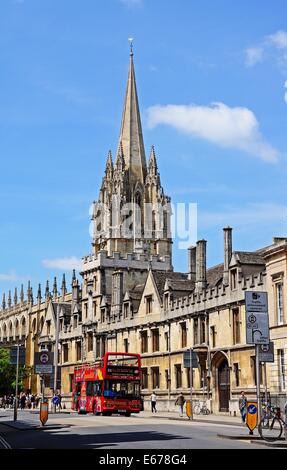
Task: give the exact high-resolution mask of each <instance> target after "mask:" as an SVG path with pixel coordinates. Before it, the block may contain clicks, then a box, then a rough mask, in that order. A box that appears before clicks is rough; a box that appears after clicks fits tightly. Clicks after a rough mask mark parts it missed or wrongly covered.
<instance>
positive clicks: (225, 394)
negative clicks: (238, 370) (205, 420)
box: [218, 360, 230, 412]
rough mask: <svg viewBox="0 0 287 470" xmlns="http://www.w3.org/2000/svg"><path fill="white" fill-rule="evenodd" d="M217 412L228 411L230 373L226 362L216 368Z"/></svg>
mask: <svg viewBox="0 0 287 470" xmlns="http://www.w3.org/2000/svg"><path fill="white" fill-rule="evenodd" d="M218 392H219V411H225V412H228V411H229V399H230V371H229V367H228V363H227V361H226V360H224V361H223V362H222V364H221V365H220V366H219V368H218Z"/></svg>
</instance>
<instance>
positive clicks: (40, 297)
mask: <svg viewBox="0 0 287 470" xmlns="http://www.w3.org/2000/svg"><path fill="white" fill-rule="evenodd" d="M37 300H38V303H39V304H40V303H41V300H42V292H41V284H39V286H38V293H37Z"/></svg>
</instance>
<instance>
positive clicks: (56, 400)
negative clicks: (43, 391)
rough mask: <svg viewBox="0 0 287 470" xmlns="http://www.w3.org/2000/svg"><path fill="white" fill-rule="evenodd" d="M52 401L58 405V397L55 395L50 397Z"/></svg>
mask: <svg viewBox="0 0 287 470" xmlns="http://www.w3.org/2000/svg"><path fill="white" fill-rule="evenodd" d="M52 403H53V405H56V406H58V405H59V404H60V398H59V397H58V396H57V395H55V396H54V397H53V398H52Z"/></svg>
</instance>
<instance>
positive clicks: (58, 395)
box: [57, 392, 62, 410]
mask: <svg viewBox="0 0 287 470" xmlns="http://www.w3.org/2000/svg"><path fill="white" fill-rule="evenodd" d="M57 397H58V398H59V403H58V406H59V409H60V410H61V409H62V395H61V393H60V392H58V393H57Z"/></svg>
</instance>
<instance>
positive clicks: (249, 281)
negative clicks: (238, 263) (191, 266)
mask: <svg viewBox="0 0 287 470" xmlns="http://www.w3.org/2000/svg"><path fill="white" fill-rule="evenodd" d="M265 280H266V272H265V271H263V272H260V273H259V274H252V275H250V276H247V277H241V278H240V279H239V280H238V283H237V288H235V289H231V286H230V285H227V286H225V285H224V284H220V285H218V286H215V287H211V288H209V289H203V290H202V291H199V292H196V291H195V292H192V293H191V294H189V295H187V296H184V297H180V298H178V299H176V300H171V301H170V303H169V307H168V309H167V312H166V313H170V314H171V315H174V313H175V311H180V313H181V314H183V315H184V314H189V313H196V312H200V311H208V310H209V309H213V308H217V307H221V306H223V305H228V304H232V303H236V302H243V301H244V298H245V291H246V290H253V291H256V290H257V291H262V290H266V284H265Z"/></svg>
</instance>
